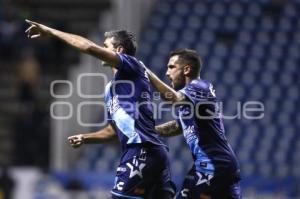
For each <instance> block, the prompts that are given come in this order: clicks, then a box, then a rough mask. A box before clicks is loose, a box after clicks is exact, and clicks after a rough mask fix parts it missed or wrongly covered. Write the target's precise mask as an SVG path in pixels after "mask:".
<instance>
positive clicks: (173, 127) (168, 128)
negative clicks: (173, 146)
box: [155, 120, 182, 137]
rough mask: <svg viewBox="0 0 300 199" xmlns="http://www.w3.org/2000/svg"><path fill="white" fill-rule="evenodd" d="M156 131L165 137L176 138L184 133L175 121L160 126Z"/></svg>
mask: <svg viewBox="0 0 300 199" xmlns="http://www.w3.org/2000/svg"><path fill="white" fill-rule="evenodd" d="M155 129H156V130H157V131H158V133H159V134H160V135H161V136H163V137H170V136H176V135H179V134H181V133H182V129H181V128H180V126H179V124H178V123H177V122H176V121H175V120H173V121H170V122H166V123H164V124H161V125H158V126H156V127H155Z"/></svg>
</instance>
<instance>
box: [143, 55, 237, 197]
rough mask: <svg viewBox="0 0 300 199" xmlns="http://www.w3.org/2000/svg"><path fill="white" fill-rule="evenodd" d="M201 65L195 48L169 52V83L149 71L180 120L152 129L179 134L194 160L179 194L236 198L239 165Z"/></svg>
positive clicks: (154, 83)
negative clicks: (203, 75)
mask: <svg viewBox="0 0 300 199" xmlns="http://www.w3.org/2000/svg"><path fill="white" fill-rule="evenodd" d="M201 67H202V62H201V59H200V57H199V55H198V54H197V52H196V51H193V50H189V49H183V50H178V51H174V52H172V53H171V54H170V58H169V62H168V65H167V72H166V75H167V77H168V78H169V79H170V80H171V86H172V87H173V88H170V87H169V86H168V85H166V84H165V83H164V82H162V81H161V80H160V79H159V78H158V77H157V76H156V75H155V74H153V73H152V72H151V71H150V70H149V69H148V70H147V73H148V76H149V78H150V81H151V83H152V84H153V85H154V87H155V88H156V89H157V90H158V91H159V92H160V93H161V94H162V97H163V98H164V99H165V100H168V101H171V102H173V103H174V104H176V105H177V106H178V109H177V114H178V115H177V117H178V120H177V121H176V120H174V121H170V122H167V123H165V124H162V125H159V126H157V127H156V129H157V130H158V132H159V133H160V134H161V135H163V136H165V137H168V136H175V135H179V134H181V133H183V135H184V137H185V139H186V142H187V144H188V146H189V148H190V150H191V153H192V156H193V159H194V164H193V167H192V168H191V170H190V171H189V173H188V174H187V176H186V178H185V180H184V182H183V185H182V188H181V189H180V191H179V192H178V194H177V198H190V199H196V198H200V199H239V198H241V193H240V185H239V181H240V170H239V164H238V161H237V158H236V156H235V154H234V152H233V150H232V149H231V146H230V145H229V143H228V141H227V139H226V137H225V131H224V127H223V121H222V116H221V113H220V110H219V107H218V100H217V98H216V94H215V90H214V89H213V85H212V84H211V83H210V82H209V81H206V80H204V79H201V78H200V70H201Z"/></svg>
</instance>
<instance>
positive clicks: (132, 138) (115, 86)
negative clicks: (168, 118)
mask: <svg viewBox="0 0 300 199" xmlns="http://www.w3.org/2000/svg"><path fill="white" fill-rule="evenodd" d="M118 55H119V57H120V60H121V65H120V66H118V71H117V72H116V74H115V75H114V77H113V79H112V80H111V81H110V82H109V83H108V84H107V85H106V87H105V103H106V108H107V110H108V120H109V121H110V123H111V124H112V125H113V127H114V129H115V130H116V132H117V134H118V137H119V140H120V142H121V144H122V148H123V149H125V148H126V147H127V146H128V145H132V144H142V145H145V143H148V144H149V143H151V144H153V145H163V146H165V145H164V144H163V143H162V142H161V140H160V139H159V138H158V133H157V132H156V131H155V122H154V118H153V106H152V101H151V97H152V89H151V87H150V81H149V79H148V77H147V75H146V72H145V67H144V65H143V64H142V63H141V62H140V61H139V60H137V59H136V58H134V57H132V56H129V55H126V54H121V53H119V54H118Z"/></svg>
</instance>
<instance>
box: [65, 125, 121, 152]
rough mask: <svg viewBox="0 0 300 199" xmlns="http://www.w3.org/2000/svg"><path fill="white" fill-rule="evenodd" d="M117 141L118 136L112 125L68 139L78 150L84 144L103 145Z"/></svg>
mask: <svg viewBox="0 0 300 199" xmlns="http://www.w3.org/2000/svg"><path fill="white" fill-rule="evenodd" d="M116 139H117V134H116V132H115V130H114V128H113V127H112V126H111V124H108V125H107V126H106V127H105V128H104V129H102V130H100V131H97V132H94V133H85V134H78V135H73V136H70V137H68V141H69V143H70V145H71V146H72V147H73V148H78V147H80V146H81V145H82V144H98V143H99V144H101V143H105V142H109V141H113V140H116Z"/></svg>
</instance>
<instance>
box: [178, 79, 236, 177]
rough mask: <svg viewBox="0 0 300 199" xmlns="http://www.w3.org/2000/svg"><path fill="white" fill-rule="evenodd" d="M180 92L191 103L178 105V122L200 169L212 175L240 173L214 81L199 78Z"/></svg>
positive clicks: (196, 165) (197, 169)
mask: <svg viewBox="0 0 300 199" xmlns="http://www.w3.org/2000/svg"><path fill="white" fill-rule="evenodd" d="M180 92H182V93H183V94H184V95H185V96H186V98H187V99H188V102H187V103H186V104H183V105H181V106H180V107H179V108H178V116H179V117H178V118H179V121H178V123H179V124H180V125H181V127H182V129H183V134H184V137H185V139H186V141H187V144H188V145H189V148H190V150H191V151H192V155H193V158H194V161H195V165H194V166H195V169H196V171H199V172H201V173H205V174H207V175H212V176H214V175H217V174H221V173H239V165H238V161H237V159H236V156H235V154H234V152H233V150H232V149H231V147H230V145H229V143H228V141H227V139H226V137H225V131H224V126H223V121H222V118H221V113H220V110H219V103H218V101H217V99H216V95H215V91H214V89H213V86H212V84H211V83H210V82H207V81H205V80H201V79H195V80H193V81H191V82H190V83H189V84H188V85H187V86H185V87H184V88H183V89H181V90H180Z"/></svg>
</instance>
